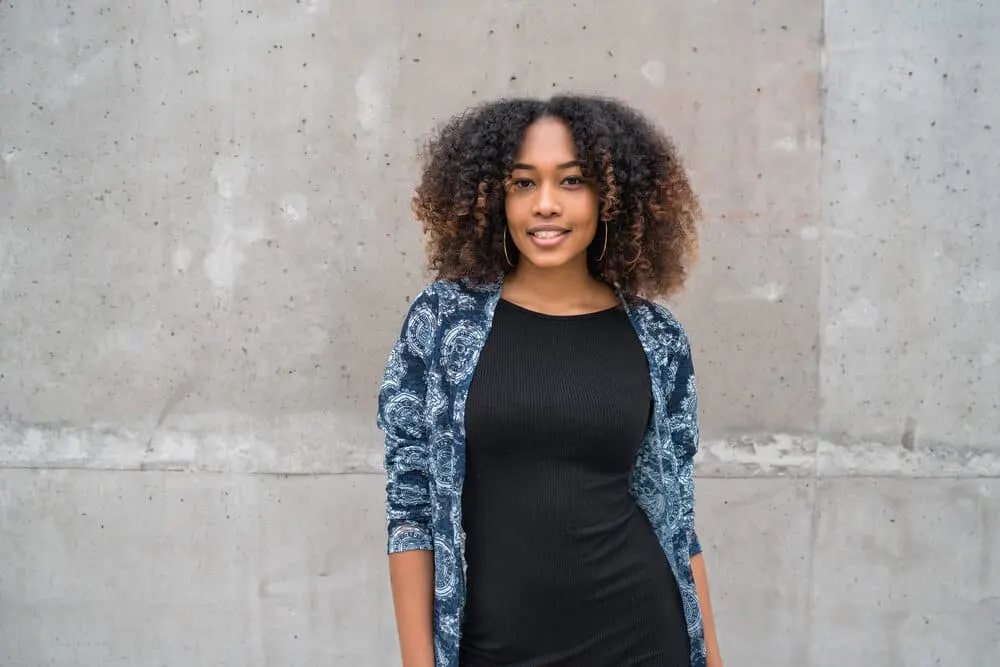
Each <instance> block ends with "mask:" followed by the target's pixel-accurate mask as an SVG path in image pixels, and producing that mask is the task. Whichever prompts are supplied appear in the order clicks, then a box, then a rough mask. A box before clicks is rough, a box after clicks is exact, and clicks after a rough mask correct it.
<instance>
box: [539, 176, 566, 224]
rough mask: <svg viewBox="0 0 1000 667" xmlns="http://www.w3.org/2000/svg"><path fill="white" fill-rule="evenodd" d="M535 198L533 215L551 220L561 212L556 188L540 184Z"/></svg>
mask: <svg viewBox="0 0 1000 667" xmlns="http://www.w3.org/2000/svg"><path fill="white" fill-rule="evenodd" d="M536 192H537V194H536V196H535V206H534V214H535V215H538V216H541V217H543V218H551V217H552V216H554V215H559V214H560V213H561V212H562V207H561V206H560V204H559V196H558V191H557V189H556V188H554V187H552V186H551V185H549V184H547V183H545V184H542V185H541V186H540V187H539V188H538V190H537V191H536Z"/></svg>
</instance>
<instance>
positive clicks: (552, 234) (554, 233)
mask: <svg viewBox="0 0 1000 667" xmlns="http://www.w3.org/2000/svg"><path fill="white" fill-rule="evenodd" d="M564 234H569V230H568V229H543V230H539V231H537V232H528V236H534V237H535V238H536V239H555V238H559V237H560V236H563V235H564Z"/></svg>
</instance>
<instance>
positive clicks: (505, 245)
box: [503, 225, 514, 266]
mask: <svg viewBox="0 0 1000 667" xmlns="http://www.w3.org/2000/svg"><path fill="white" fill-rule="evenodd" d="M503 257H504V259H506V260H507V266H514V263H513V262H511V261H510V255H508V254H507V227H506V225H505V226H504V228H503Z"/></svg>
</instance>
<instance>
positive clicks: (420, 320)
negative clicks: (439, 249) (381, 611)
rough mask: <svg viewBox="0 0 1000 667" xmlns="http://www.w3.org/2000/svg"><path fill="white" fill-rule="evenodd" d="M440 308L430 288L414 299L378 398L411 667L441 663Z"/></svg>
mask: <svg viewBox="0 0 1000 667" xmlns="http://www.w3.org/2000/svg"><path fill="white" fill-rule="evenodd" d="M436 313H437V308H436V304H435V303H433V301H432V296H431V295H430V293H429V292H428V291H425V292H424V293H423V294H421V295H420V296H419V297H417V299H415V300H414V302H413V304H412V305H411V307H410V310H409V313H408V314H407V317H406V320H405V322H404V324H403V330H402V333H401V334H400V336H399V339H398V340H397V341H396V344H395V345H394V346H393V349H392V352H391V354H390V355H389V361H388V363H387V364H386V369H385V375H384V378H383V381H382V387H381V389H380V391H379V400H378V403H379V407H378V426H379V428H380V429H381V430H382V431H384V432H385V471H386V520H387V530H388V549H387V550H388V553H389V580H390V583H391V586H392V598H393V606H394V608H395V613H396V627H397V631H398V634H399V643H400V653H401V656H402V660H403V667H433V665H434V642H433V623H432V618H433V606H434V559H433V548H434V547H433V544H434V543H433V538H432V535H431V500H430V477H429V474H428V457H429V447H428V442H427V426H426V419H425V409H424V405H425V398H426V391H427V387H426V379H425V372H426V368H427V362H428V358H427V357H428V355H429V354H430V353H431V349H432V348H433V341H434V334H435V321H436Z"/></svg>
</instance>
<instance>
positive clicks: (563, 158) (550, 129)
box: [517, 118, 577, 167]
mask: <svg viewBox="0 0 1000 667" xmlns="http://www.w3.org/2000/svg"><path fill="white" fill-rule="evenodd" d="M576 158H577V155H576V146H575V144H574V142H573V134H572V133H571V132H570V130H569V127H567V126H566V124H565V123H564V122H562V121H561V120H559V119H557V118H540V119H538V120H536V121H535V122H534V123H532V124H531V125H529V126H528V129H527V131H526V132H525V133H524V141H522V142H521V149H520V151H519V152H518V155H517V161H518V162H524V163H527V164H532V165H535V166H539V167H540V166H544V165H548V164H562V163H564V162H569V161H571V160H575V159H576Z"/></svg>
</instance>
